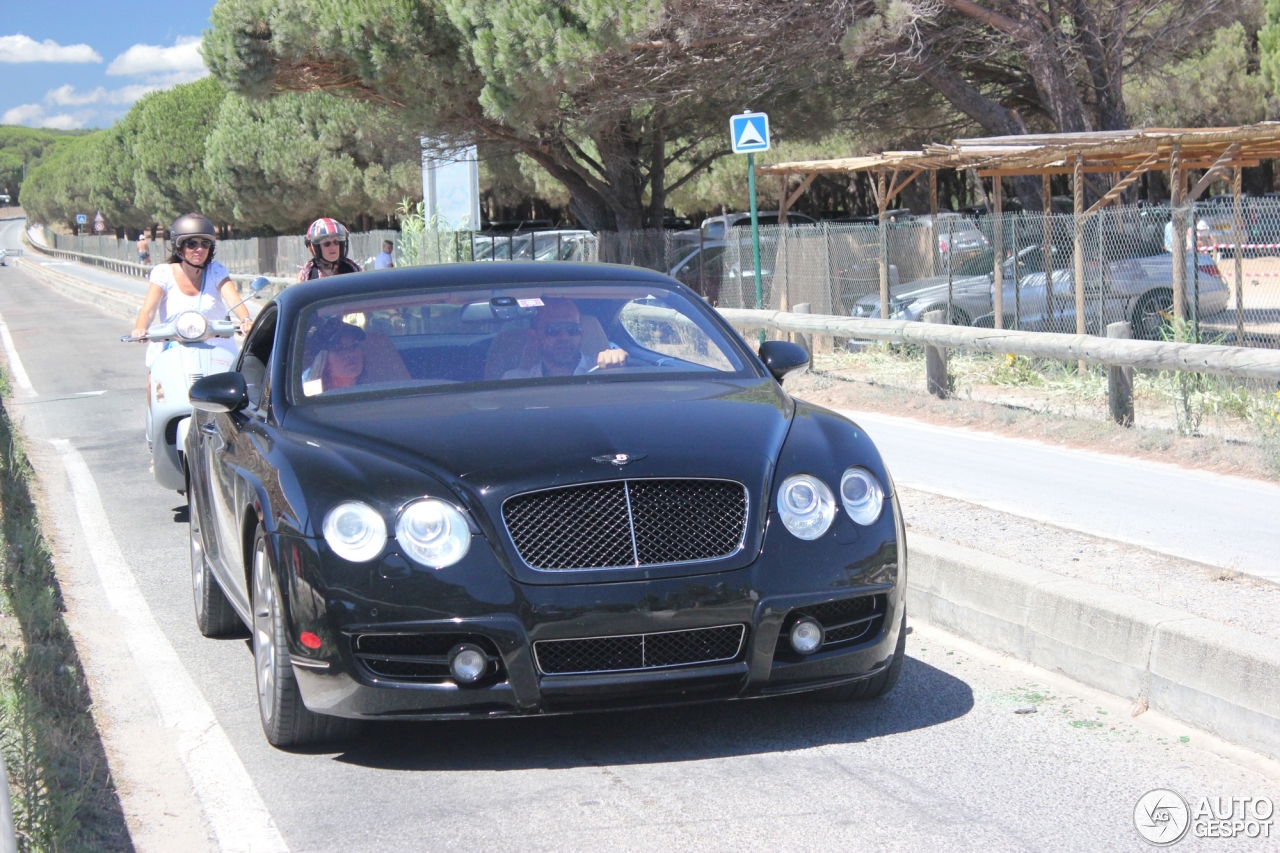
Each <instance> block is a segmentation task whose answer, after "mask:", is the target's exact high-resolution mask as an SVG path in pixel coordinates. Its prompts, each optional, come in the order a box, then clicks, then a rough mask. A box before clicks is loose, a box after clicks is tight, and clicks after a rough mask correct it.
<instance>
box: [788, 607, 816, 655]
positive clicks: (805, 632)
mask: <svg viewBox="0 0 1280 853" xmlns="http://www.w3.org/2000/svg"><path fill="white" fill-rule="evenodd" d="M821 646H822V625H820V624H819V623H818V621H817V620H816V619H810V618H809V617H808V616H806V617H804V618H803V619H801V620H800V621H798V622H796V624H794V625H792V626H791V648H793V649H795V650H796V652H797V653H799V654H802V655H811V654H813V653H814V652H816V651H817V650H818V649H819V648H821Z"/></svg>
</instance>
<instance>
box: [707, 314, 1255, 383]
mask: <svg viewBox="0 0 1280 853" xmlns="http://www.w3.org/2000/svg"><path fill="white" fill-rule="evenodd" d="M719 311H720V313H721V314H722V315H723V316H724V318H725V319H726V320H728V321H729V322H730V323H732V324H733V325H734V326H737V327H739V328H747V329H775V330H777V331H780V332H800V333H803V334H809V335H814V334H817V335H834V336H837V337H842V338H852V339H854V340H872V341H890V342H894V343H909V344H921V345H930V346H935V347H942V348H945V349H963V350H975V351H978V352H991V353H1000V354H1003V355H1023V356H1030V357H1032V358H1050V359H1054V360H1057V361H1083V362H1086V363H1087V364H1101V365H1107V366H1114V367H1139V368H1146V369H1150V370H1178V371H1186V372H1189V373H1212V374H1216V375H1218V376H1233V377H1238V378H1249V379H1267V380H1280V351H1277V350H1269V349H1258V348H1251V347H1228V346H1216V345H1213V344H1189V343H1177V342H1173V341H1136V340H1126V339H1124V338H1100V337H1097V336H1096V335H1067V334H1059V333H1055V332H1019V331H1014V330H1011V329H978V328H972V327H968V326H950V325H945V324H941V323H916V322H910V321H906V320H872V319H863V318H858V317H837V316H834V315H822V314H792V313H790V312H786V311H760V310H755V309H750V308H720V309H719Z"/></svg>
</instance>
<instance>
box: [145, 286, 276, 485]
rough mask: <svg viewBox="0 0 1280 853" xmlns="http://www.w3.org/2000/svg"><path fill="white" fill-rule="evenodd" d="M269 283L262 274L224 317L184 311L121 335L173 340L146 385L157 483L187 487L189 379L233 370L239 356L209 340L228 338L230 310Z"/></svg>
mask: <svg viewBox="0 0 1280 853" xmlns="http://www.w3.org/2000/svg"><path fill="white" fill-rule="evenodd" d="M269 284H270V282H269V281H268V280H267V279H266V278H265V277H262V276H259V277H258V278H255V279H254V280H253V281H252V282H250V284H249V291H250V293H249V296H247V297H245V298H244V299H242V300H240V301H239V302H237V303H236V304H235V305H233V306H231V308H230V309H229V310H228V311H227V317H228V319H226V320H209V319H208V318H206V317H205V316H204V315H203V314H201V313H200V312H199V311H183V312H182V313H181V314H179V315H178V316H176V317H174V318H173V319H172V320H170V321H169V322H167V323H158V324H156V325H154V326H152V327H151V328H149V329H147V333H146V334H145V335H141V336H139V337H134V336H133V335H122V336H121V337H120V340H122V341H125V342H128V343H134V342H137V341H145V342H147V343H155V342H157V341H166V342H168V341H172V342H174V343H176V344H178V346H172V347H167V348H166V349H165V350H164V351H163V352H161V353H160V354H159V355H157V356H156V358H155V361H153V362H151V382H150V386H151V387H150V388H148V390H147V448H148V450H150V452H151V472H152V474H153V475H154V476H155V478H156V482H157V483H158V484H160V485H161V486H163V487H164V488H166V489H173V490H174V491H176V492H178V493H179V494H185V493H186V490H187V460H186V458H185V453H184V452H183V448H185V447H186V442H187V430H188V428H189V427H190V425H191V400H190V399H189V398H188V397H187V390H188V389H189V388H190V387H191V383H193V382H195V381H196V380H197V379H200V378H202V377H205V376H208V375H209V374H211V373H225V372H227V371H228V370H230V369H231V367H232V364H233V363H234V361H235V356H233V355H231V354H230V353H228V352H227V351H226V350H225V349H223V348H222V347H219V346H216V345H214V344H212V343H209V341H211V340H212V339H214V338H230V337H232V336H234V335H235V333H236V331H237V330H238V329H239V328H240V324H239V322H237V321H235V320H232V319H230V317H231V311H233V310H235V309H236V308H238V307H240V306H241V305H243V304H244V303H246V302H248V301H249V300H250V299H252V298H253V297H255V296H257V295H258V294H259V293H260V292H261V291H262V289H263V288H265V287H266V286H267V285H269Z"/></svg>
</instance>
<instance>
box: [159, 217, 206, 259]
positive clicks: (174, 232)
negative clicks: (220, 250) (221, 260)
mask: <svg viewBox="0 0 1280 853" xmlns="http://www.w3.org/2000/svg"><path fill="white" fill-rule="evenodd" d="M192 237H204V238H205V239H207V240H208V241H209V242H211V243H214V244H216V243H217V242H218V232H217V229H216V228H214V227H213V223H212V222H210V221H209V219H208V217H206V216H201V215H200V214H199V213H187V214H184V215H182V216H179V217H178V218H177V219H175V220H173V225H171V226H169V239H170V240H172V241H173V254H172V255H171V256H170V258H169V263H172V264H178V263H182V251H181V250H182V244H183V243H184V242H185V241H187V240H189V239H190V238H192ZM214 248H215V247H214V246H210V247H209V254H208V256H207V257H205V260H204V266H208V265H209V262H210V261H212V260H213V252H214Z"/></svg>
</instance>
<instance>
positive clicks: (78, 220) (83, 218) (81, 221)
mask: <svg viewBox="0 0 1280 853" xmlns="http://www.w3.org/2000/svg"><path fill="white" fill-rule="evenodd" d="M88 221H89V217H87V216H85V215H84V214H83V213H77V214H76V224H77V225H83V224H85V223H86V222H88Z"/></svg>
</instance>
